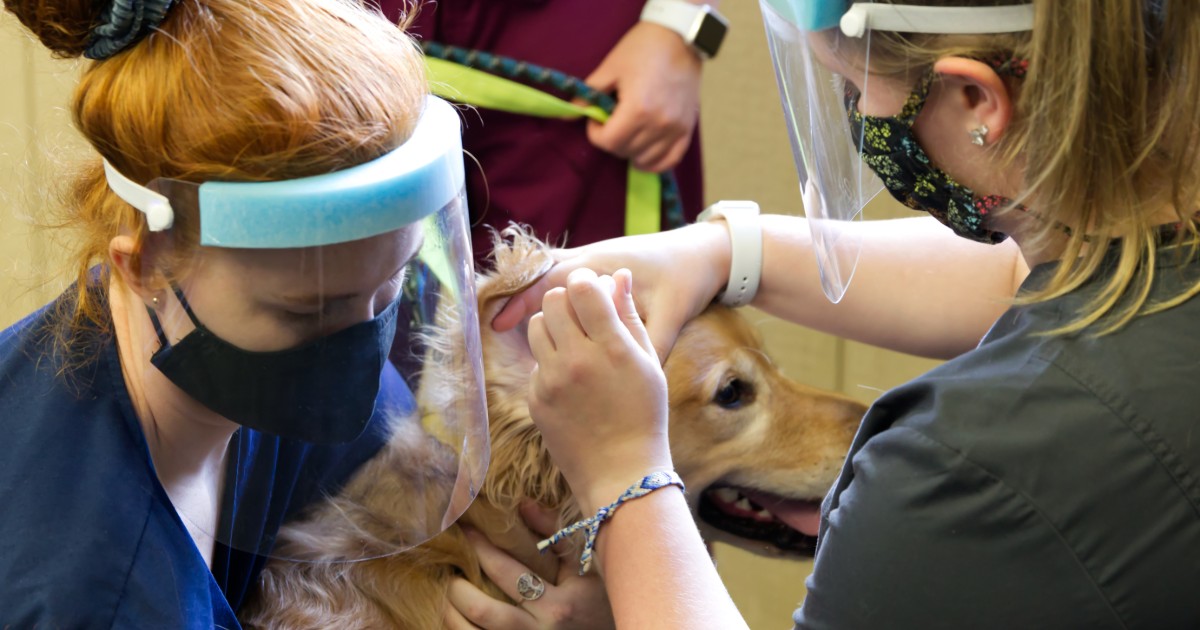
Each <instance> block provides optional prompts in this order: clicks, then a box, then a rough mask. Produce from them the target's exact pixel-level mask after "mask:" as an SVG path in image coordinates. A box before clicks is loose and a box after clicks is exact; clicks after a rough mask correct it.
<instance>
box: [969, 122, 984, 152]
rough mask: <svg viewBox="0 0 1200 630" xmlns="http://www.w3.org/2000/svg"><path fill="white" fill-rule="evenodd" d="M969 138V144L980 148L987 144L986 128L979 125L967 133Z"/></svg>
mask: <svg viewBox="0 0 1200 630" xmlns="http://www.w3.org/2000/svg"><path fill="white" fill-rule="evenodd" d="M967 134H968V135H970V136H971V144H973V145H975V146H977V147H981V146H983V145H985V144H987V134H988V126H987V125H979V126H978V127H976V128H974V129H972V130H970V131H968V132H967Z"/></svg>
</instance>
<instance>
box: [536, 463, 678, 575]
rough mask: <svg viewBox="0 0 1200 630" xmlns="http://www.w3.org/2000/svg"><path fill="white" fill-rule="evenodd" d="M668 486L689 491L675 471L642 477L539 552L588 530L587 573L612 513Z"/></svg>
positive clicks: (541, 545)
mask: <svg viewBox="0 0 1200 630" xmlns="http://www.w3.org/2000/svg"><path fill="white" fill-rule="evenodd" d="M667 486H679V489H680V490H685V491H686V490H687V489H686V488H684V487H683V480H682V479H680V478H679V475H677V474H675V471H673V470H669V471H666V472H653V473H650V474H649V475H646V476H645V477H642V480H641V481H639V482H637V483H635V484H633V485H632V486H629V489H628V490H626V491H625V492H624V493H622V494H621V496H619V497H617V500H616V501H613V502H612V503H610V504H608V505H606V506H604V507H602V508H600V509H599V510H598V511H597V512H596V515H595V516H593V517H591V518H585V519H583V520H582V521H579V522H578V523H573V524H571V525H568V526H566V527H564V528H562V529H561V530H559V531H558V533H556V534H554V535H553V536H551V537H549V538H547V539H546V540H543V541H542V542H539V543H538V546H537V547H538V551H546V549H548V548H549V547H550V546H551V545H556V544H558V543H560V542H562V541H563V540H564V539H566V537H567V536H570V535H571V534H574V533H575V532H577V531H579V530H581V529H582V530H586V531H587V540H586V541H585V542H584V543H583V555H582V556H580V558H579V565H580V566H579V575H583V574H585V573H587V572H588V569H590V568H591V567H592V551H593V550H594V549H595V547H596V536H597V535H599V534H600V525H601V524H603V523H604V521H606V520H608V519H609V518H610V517H612V513H613V512H615V511H617V508H618V507H620V506H621V504H622V503H625V502H626V501H632V500H634V499H637V498H639V497H644V496H646V495H647V494H650V493H651V492H654V491H655V490H658V489H659V488H665V487H667Z"/></svg>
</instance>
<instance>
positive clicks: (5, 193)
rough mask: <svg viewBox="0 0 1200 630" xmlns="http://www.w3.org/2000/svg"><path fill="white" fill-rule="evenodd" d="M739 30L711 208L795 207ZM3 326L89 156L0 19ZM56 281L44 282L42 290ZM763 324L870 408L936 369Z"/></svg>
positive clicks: (50, 76)
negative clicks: (47, 221) (67, 173)
mask: <svg viewBox="0 0 1200 630" xmlns="http://www.w3.org/2000/svg"><path fill="white" fill-rule="evenodd" d="M722 8H723V10H724V11H725V13H726V14H727V15H728V16H729V17H730V19H731V21H732V22H733V30H732V31H731V33H730V36H729V38H728V40H727V42H726V47H725V49H724V50H723V51H722V52H721V55H720V57H719V58H718V59H716V60H714V61H712V62H710V63H709V65H708V67H707V69H706V74H705V79H704V94H703V120H702V133H703V135H704V140H705V154H706V158H705V166H706V168H707V169H708V184H707V194H708V198H709V201H714V200H717V199H733V198H751V199H755V200H757V201H758V202H760V203H761V204H762V206H763V208H764V209H765V210H766V211H769V212H784V211H795V210H797V209H798V207H799V203H800V201H799V194H798V183H797V175H796V171H795V169H794V167H793V165H792V157H791V151H790V149H789V147H788V142H787V137H786V132H785V127H784V123H783V117H782V113H781V110H780V106H779V101H778V95H777V93H776V90H775V83H774V77H773V75H772V71H771V65H770V59H769V58H768V56H767V51H766V44H765V39H764V37H763V30H762V22H761V19H760V17H759V14H758V9H757V3H755V2H752V1H750V0H737V1H735V2H725V3H724V6H723V7H722ZM0 59H3V60H4V62H3V63H2V64H0V328H2V327H5V326H7V325H9V324H10V323H12V322H13V321H15V320H16V319H18V318H19V317H20V316H22V315H24V314H25V313H28V312H29V311H31V310H33V309H34V308H36V307H37V305H39V304H42V303H44V302H45V301H46V300H48V299H49V298H51V297H52V296H53V295H55V294H57V293H58V292H59V291H60V290H61V288H62V279H61V276H56V275H55V274H54V271H55V270H56V269H57V267H56V262H55V261H56V257H55V255H54V254H55V252H56V251H58V249H59V248H57V247H55V246H52V245H50V244H49V243H47V242H46V240H45V238H44V235H38V234H36V233H35V232H33V231H32V230H31V228H30V224H31V217H38V216H44V214H43V213H44V210H45V209H46V208H47V207H48V204H49V201H48V200H47V199H46V198H45V195H46V193H47V186H46V184H47V183H50V182H55V181H56V180H57V179H58V178H59V176H60V175H61V173H62V172H64V171H62V170H60V169H58V168H56V167H55V165H56V164H59V163H69V162H70V159H71V157H72V156H76V155H79V154H81V152H82V151H83V149H82V147H81V143H80V141H79V140H78V138H77V137H75V136H74V135H73V134H72V133H71V132H70V130H69V122H68V121H69V116H68V115H67V113H66V112H65V111H64V107H65V105H66V103H67V98H68V96H69V93H70V90H71V88H72V86H73V77H74V73H75V72H76V71H77V68H78V65H77V64H75V63H69V62H62V61H52V60H50V59H49V57H48V55H46V54H45V52H44V50H43V49H42V48H41V47H40V46H38V45H37V44H36V42H31V41H29V40H28V39H27V38H26V37H25V36H24V34H23V33H21V32H20V30H19V29H18V28H16V25H15V21H14V20H13V19H12V18H11V17H10V16H8V15H7V14H4V15H2V16H0ZM871 211H872V214H871V215H870V216H872V217H873V218H879V217H884V216H894V215H896V214H897V213H898V212H902V210H901V209H899V207H898V206H895V205H894V204H891V203H890V202H884V203H880V204H878V205H876V206H874V207H872V208H871ZM47 280H49V282H48V283H45V282H46V281H47ZM750 316H751V317H752V318H753V319H754V320H755V321H756V322H758V323H759V325H760V326H761V328H762V330H763V332H764V335H765V336H766V337H767V340H768V344H769V346H770V348H771V350H772V354H773V355H774V357H775V359H776V360H777V361H778V362H779V363H780V364H781V365H782V366H783V367H784V369H785V370H786V371H787V372H788V373H789V374H791V375H792V376H794V377H796V378H798V379H801V380H803V381H805V382H808V383H811V384H814V385H817V386H821V387H826V388H830V389H837V390H841V391H844V392H846V393H847V394H849V395H851V396H854V397H855V398H858V399H860V400H863V401H870V400H871V399H872V398H874V397H875V396H876V395H877V394H878V392H879V391H881V390H884V389H887V388H889V387H892V386H894V385H896V384H898V383H901V382H903V381H905V380H907V379H909V378H911V377H913V376H915V375H917V374H919V373H921V372H922V371H924V370H926V369H928V368H929V367H931V366H932V365H933V362H930V361H925V360H919V359H914V358H911V357H906V356H903V355H898V354H895V353H890V352H885V351H882V350H877V349H874V348H870V347H867V346H863V345H861V344H856V343H852V342H847V341H845V340H842V339H838V338H834V337H831V336H828V335H823V334H819V333H815V332H812V331H808V330H802V329H799V328H797V327H795V326H791V325H788V324H786V323H784V322H781V321H779V320H775V319H772V318H770V317H768V316H766V315H763V314H761V313H756V312H752V313H750ZM717 559H718V567H719V568H720V570H721V573H722V575H723V576H724V577H725V579H726V582H727V584H728V585H729V588H730V590H731V591H732V593H733V595H734V598H735V600H736V601H737V602H738V605H739V607H740V608H741V609H742V612H743V614H745V615H746V617H747V619H748V620H749V621H750V625H751V627H752V628H755V629H758V628H785V627H789V622H788V619H789V615H790V613H791V611H792V609H793V608H795V606H796V604H797V603H798V602H799V601H800V600H801V599H803V582H804V577H805V576H806V575H807V573H808V571H809V568H810V567H809V565H808V564H807V563H797V562H787V561H780V560H768V559H763V558H757V557H755V556H751V555H749V554H746V553H744V552H741V551H739V550H736V549H733V548H729V547H724V546H721V547H719V548H718V551H717Z"/></svg>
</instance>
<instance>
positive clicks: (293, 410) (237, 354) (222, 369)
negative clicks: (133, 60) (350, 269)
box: [150, 287, 399, 444]
mask: <svg viewBox="0 0 1200 630" xmlns="http://www.w3.org/2000/svg"><path fill="white" fill-rule="evenodd" d="M172 288H173V289H174V291H175V295H176V296H177V297H178V298H179V302H180V304H182V305H183V310H184V311H185V312H186V313H187V315H188V317H189V318H191V320H192V323H193V324H195V325H196V330H195V331H193V332H191V333H189V334H188V335H187V336H186V337H184V338H183V339H181V340H180V341H179V343H176V344H175V345H171V344H170V342H169V341H167V336H166V334H164V333H163V329H162V326H161V325H160V323H159V321H158V316H157V315H156V314H155V313H154V311H153V310H150V320H151V321H152V322H153V323H154V331H155V332H156V333H157V334H158V339H159V342H160V343H161V344H162V345H161V347H160V348H159V349H158V351H157V352H155V353H154V355H153V356H152V357H150V362H151V363H152V364H153V365H154V367H156V368H158V370H159V371H160V372H162V373H163V375H164V376H166V377H167V379H169V380H170V381H171V382H172V383H174V384H175V385H176V386H177V387H179V389H181V390H183V391H184V392H186V393H187V394H188V395H189V396H191V397H192V398H194V399H196V401H198V402H199V403H200V404H202V405H204V406H205V407H208V408H209V409H211V410H213V411H215V412H217V413H219V414H221V415H222V416H224V417H225V418H228V419H229V420H231V421H233V422H236V423H238V424H240V425H242V426H244V427H248V428H251V429H254V430H256V431H262V432H264V433H270V434H273V435H278V436H280V437H285V438H291V439H296V440H303V441H305V442H312V443H315V444H339V443H343V442H349V441H351V440H353V439H355V438H356V437H358V436H359V435H360V434H361V433H362V432H363V429H365V428H366V426H367V423H368V422H369V421H370V419H371V415H372V414H373V413H374V410H375V398H376V396H377V395H378V394H379V377H380V374H381V373H382V371H383V365H384V362H385V361H386V360H387V356H388V353H389V351H390V350H391V346H392V340H393V338H394V337H395V333H396V312H397V310H398V309H399V300H397V301H395V302H393V303H392V304H391V305H390V306H388V307H387V309H385V310H384V311H383V313H381V314H380V315H379V316H378V317H376V318H375V319H372V320H369V321H365V322H362V323H359V324H355V325H353V326H351V327H349V328H346V329H343V330H340V331H338V332H336V333H333V334H332V335H328V336H326V337H322V338H320V339H317V340H316V341H313V342H311V343H308V344H306V345H303V346H301V347H299V348H294V349H291V350H281V351H278V352H251V351H248V350H243V349H241V348H238V347H237V346H234V345H233V344H230V343H229V342H227V341H224V340H223V339H221V338H220V337H217V336H216V335H215V334H213V333H212V331H210V330H209V329H208V328H206V327H205V326H204V324H201V323H200V320H199V319H197V318H196V314H195V313H193V312H192V308H191V306H189V305H188V302H187V300H186V299H185V298H184V296H183V292H182V291H181V290H179V287H172Z"/></svg>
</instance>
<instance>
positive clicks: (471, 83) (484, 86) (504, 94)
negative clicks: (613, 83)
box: [425, 56, 662, 235]
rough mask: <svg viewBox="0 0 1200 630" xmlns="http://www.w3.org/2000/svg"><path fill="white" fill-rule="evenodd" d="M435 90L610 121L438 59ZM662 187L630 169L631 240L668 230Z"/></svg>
mask: <svg viewBox="0 0 1200 630" xmlns="http://www.w3.org/2000/svg"><path fill="white" fill-rule="evenodd" d="M425 67H426V69H427V70H428V76H429V82H430V88H431V89H432V91H433V93H434V94H436V95H438V96H440V97H442V98H444V99H447V100H451V101H455V102H457V103H463V104H466V105H473V106H475V107H482V108H485V109H495V110H499V111H503V112H508V113H512V114H523V115H526V116H537V117H539V118H561V119H566V120H575V119H579V118H589V119H591V120H594V121H596V122H599V123H604V122H607V121H608V113H607V112H605V111H604V110H603V109H601V108H599V107H597V106H595V105H588V106H586V107H583V106H580V105H576V104H574V103H571V102H569V101H564V100H562V99H560V98H558V97H556V96H553V95H551V94H547V93H546V92H543V91H541V90H538V89H536V88H532V87H529V86H527V85H524V84H521V83H517V82H516V81H511V80H509V79H505V78H503V77H498V76H496V75H493V74H489V73H487V72H484V71H482V70H476V69H474V68H469V67H467V66H464V65H461V64H458V63H454V62H453V61H446V60H444V59H438V58H436V57H429V56H426V57H425ZM661 199H662V182H661V180H660V179H659V176H658V175H655V174H654V173H647V172H645V171H639V170H637V169H635V168H634V167H633V164H630V165H629V177H628V183H627V185H626V191H625V234H626V235H633V234H650V233H652V232H658V231H660V230H661V228H662V218H661V206H660V201H661Z"/></svg>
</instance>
